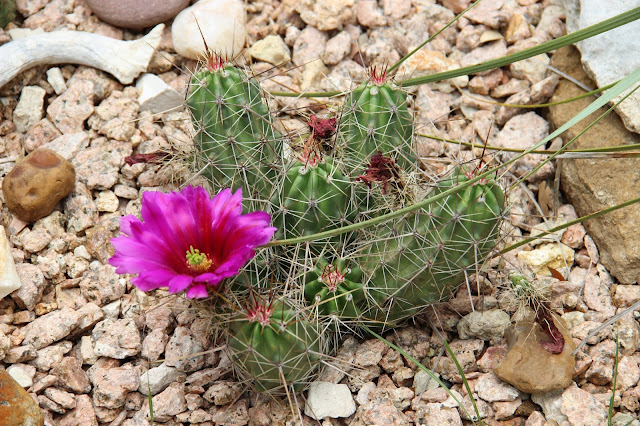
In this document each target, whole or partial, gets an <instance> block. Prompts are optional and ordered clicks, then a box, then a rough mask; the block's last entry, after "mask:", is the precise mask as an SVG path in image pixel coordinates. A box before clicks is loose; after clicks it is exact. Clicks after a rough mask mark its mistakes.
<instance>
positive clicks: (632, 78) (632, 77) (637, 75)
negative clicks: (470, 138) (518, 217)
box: [263, 8, 640, 247]
mask: <svg viewBox="0 0 640 426" xmlns="http://www.w3.org/2000/svg"><path fill="white" fill-rule="evenodd" d="M634 10H636V9H634ZM638 10H639V11H640V8H638ZM638 81H640V67H638V68H636V69H635V70H634V71H633V72H632V73H631V74H629V75H628V76H627V77H625V78H623V79H622V80H620V82H619V83H618V84H616V85H615V86H614V87H612V88H611V89H609V90H608V91H607V92H605V93H603V95H602V96H600V97H599V98H598V99H596V100H595V101H593V102H592V103H591V104H589V105H588V106H587V107H586V108H585V109H583V110H582V111H580V112H579V113H578V114H576V115H575V116H574V117H573V118H571V120H569V121H567V122H566V123H565V124H563V125H562V126H560V127H559V128H558V129H557V130H555V131H554V132H552V133H551V134H550V135H549V136H547V137H546V138H544V139H542V140H541V141H540V142H538V143H537V144H535V145H533V146H532V147H531V148H529V149H527V150H526V151H524V152H523V153H521V154H520V155H517V156H514V157H513V158H512V159H510V160H508V161H505V162H504V163H503V164H502V165H499V166H496V167H494V168H491V169H489V170H487V171H485V172H484V173H481V174H479V175H478V176H476V177H474V178H473V179H470V180H469V181H467V182H465V183H463V184H460V185H458V186H457V187H455V188H451V189H448V190H446V191H443V192H442V193H440V194H438V195H436V196H433V197H429V198H427V199H426V200H423V201H420V202H419V203H416V204H413V205H410V206H407V207H404V208H402V209H398V210H396V211H394V212H391V213H388V214H385V215H381V216H378V217H375V218H372V219H368V220H364V221H362V222H359V223H355V224H352V225H347V226H343V227H340V228H336V229H331V230H328V231H324V232H319V233H317V234H312V235H307V236H302V237H298V238H290V239H286V240H275V241H271V242H270V243H268V244H266V245H264V246H263V247H275V246H283V245H289V244H299V243H305V242H308V241H314V240H321V239H324V238H330V237H333V236H335V235H340V234H343V233H345V232H351V231H356V230H358V229H362V228H365V227H369V226H373V225H376V224H378V223H382V222H385V221H387V220H390V219H394V218H397V217H401V216H403V215H405V214H407V213H411V212H413V211H415V210H418V209H421V208H423V207H426V206H428V205H429V204H431V203H433V202H435V201H437V200H440V199H442V198H445V197H448V196H449V195H451V194H454V193H456V192H458V191H460V190H461V189H463V188H466V187H468V186H471V185H473V184H475V183H476V182H478V181H479V180H480V179H484V178H485V177H488V176H489V175H491V174H494V173H496V172H497V171H498V170H499V169H501V168H503V167H505V166H508V165H509V164H512V163H514V162H516V161H517V160H519V159H520V158H522V157H524V156H525V155H528V154H530V153H531V152H533V151H535V150H536V149H538V148H540V147H541V146H544V145H545V144H546V143H547V142H549V141H551V140H553V139H555V138H556V137H558V136H560V135H561V134H562V133H564V131H565V130H567V129H569V128H571V127H572V126H574V125H575V124H576V123H578V122H580V121H582V120H584V119H585V118H587V117H588V116H589V115H591V114H593V113H594V112H596V111H597V110H598V109H600V108H601V107H603V106H604V105H606V104H607V103H608V102H609V101H611V100H612V99H614V98H615V97H616V96H618V95H620V94H622V93H623V92H624V91H625V90H627V89H628V88H629V87H631V86H632V85H634V84H636V83H637V82H638Z"/></svg>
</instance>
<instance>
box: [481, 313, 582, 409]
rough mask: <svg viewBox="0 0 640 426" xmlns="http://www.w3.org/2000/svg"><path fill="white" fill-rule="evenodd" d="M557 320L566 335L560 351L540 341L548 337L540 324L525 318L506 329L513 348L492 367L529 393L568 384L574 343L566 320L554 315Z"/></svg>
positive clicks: (495, 371) (563, 386)
mask: <svg viewBox="0 0 640 426" xmlns="http://www.w3.org/2000/svg"><path fill="white" fill-rule="evenodd" d="M555 323H556V326H557V327H558V329H560V331H561V333H562V335H563V336H564V339H565V347H564V350H563V352H562V353H561V354H557V355H554V354H551V353H550V352H548V351H547V350H546V349H544V348H543V347H542V346H541V345H540V341H541V340H545V341H548V337H547V336H546V335H545V334H544V333H543V332H542V330H541V329H540V327H539V326H538V325H537V324H532V323H531V322H522V323H520V324H518V326H517V327H516V328H515V329H511V330H510V331H509V332H508V333H507V341H508V342H509V343H510V345H509V346H510V348H509V351H508V352H507V355H506V356H505V358H504V360H503V361H502V363H501V364H500V365H499V366H498V367H496V368H494V369H493V372H494V373H495V374H496V376H498V377H499V378H500V379H501V380H503V381H505V382H507V383H509V384H511V385H512V386H514V387H515V388H516V389H518V390H520V391H521V392H526V393H536V394H538V393H545V392H549V391H553V390H559V389H565V388H566V387H567V386H569V384H571V378H572V375H573V369H574V366H575V358H574V356H573V355H572V354H571V352H572V351H573V350H574V349H575V344H574V343H573V340H572V339H571V335H570V334H569V332H568V330H567V328H566V325H565V324H564V322H563V321H562V320H561V319H560V318H558V317H555ZM514 330H516V331H514ZM545 414H546V411H545Z"/></svg>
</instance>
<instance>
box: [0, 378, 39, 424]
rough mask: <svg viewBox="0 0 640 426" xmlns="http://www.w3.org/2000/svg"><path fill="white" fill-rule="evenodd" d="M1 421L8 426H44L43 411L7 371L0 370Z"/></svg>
mask: <svg viewBox="0 0 640 426" xmlns="http://www.w3.org/2000/svg"><path fill="white" fill-rule="evenodd" d="M0 401H3V403H2V404H0V419H3V422H6V424H8V425H34V426H42V425H44V418H43V415H42V411H40V408H39V407H38V404H36V402H35V401H34V400H33V398H31V396H30V395H29V394H28V393H27V391H25V390H24V389H23V388H22V386H20V385H19V384H18V383H17V382H16V381H15V380H14V379H13V378H12V377H11V375H10V374H9V372H8V371H7V370H4V369H0Z"/></svg>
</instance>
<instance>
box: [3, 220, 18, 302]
mask: <svg viewBox="0 0 640 426" xmlns="http://www.w3.org/2000/svg"><path fill="white" fill-rule="evenodd" d="M21 285H22V284H21V283H20V278H19V277H18V272H17V271H16V264H15V263H14V261H13V255H12V254H11V246H10V245H9V240H8V239H7V234H6V233H5V231H4V226H0V300H2V299H3V298H4V297H5V296H6V295H8V294H9V293H11V292H13V291H15V290H17V289H19V288H20V286H21Z"/></svg>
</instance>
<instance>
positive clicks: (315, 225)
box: [271, 156, 356, 238]
mask: <svg viewBox="0 0 640 426" xmlns="http://www.w3.org/2000/svg"><path fill="white" fill-rule="evenodd" d="M280 189H281V190H280V192H279V193H277V194H276V195H275V196H274V198H273V199H272V201H271V202H272V204H273V205H274V206H275V207H276V208H277V211H276V217H275V219H274V226H275V227H277V228H278V231H277V234H276V238H293V237H299V236H302V235H311V234H315V233H318V232H321V231H325V230H327V229H331V228H336V227H339V226H342V225H348V224H349V223H351V222H353V220H354V218H355V214H356V211H355V209H354V207H353V205H352V198H351V197H352V185H351V183H350V182H349V181H348V180H347V178H345V177H344V175H343V174H342V173H341V172H340V170H338V168H337V167H336V166H335V165H334V163H333V161H332V160H331V159H330V158H325V159H323V160H318V159H317V157H315V156H311V157H310V158H306V159H304V161H296V162H295V163H294V164H293V165H292V167H291V168H290V169H289V170H288V171H287V174H286V176H285V178H284V182H282V183H281V188H280Z"/></svg>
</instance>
